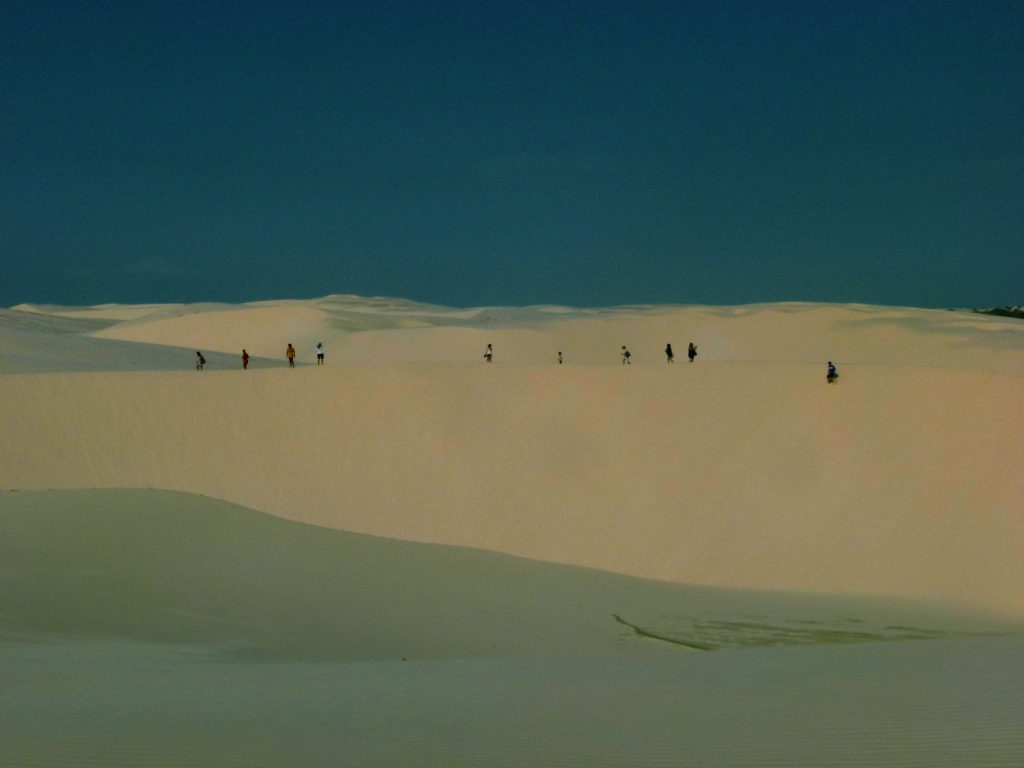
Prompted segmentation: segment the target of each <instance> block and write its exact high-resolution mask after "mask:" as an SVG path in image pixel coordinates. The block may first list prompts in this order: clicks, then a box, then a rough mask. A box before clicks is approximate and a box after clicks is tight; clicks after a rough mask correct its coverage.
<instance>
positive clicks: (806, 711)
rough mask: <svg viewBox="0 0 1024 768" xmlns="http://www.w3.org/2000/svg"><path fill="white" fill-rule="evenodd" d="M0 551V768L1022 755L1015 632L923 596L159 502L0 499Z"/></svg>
mask: <svg viewBox="0 0 1024 768" xmlns="http://www.w3.org/2000/svg"><path fill="white" fill-rule="evenodd" d="M0 556H2V563H3V568H2V569H0V599H2V605H3V610H2V611H0V638H2V640H0V678H2V679H3V681H4V685H3V687H2V688H0V721H2V722H3V723H4V739H3V744H2V746H0V765H11V766H23V765H53V766H61V765H67V766H81V765H110V766H118V765H125V766H127V765H166V766H172V765H238V766H242V765H252V766H277V765H294V766H320V765H360V766H393V765H418V766H451V765H466V766H470V765H508V766H536V765H551V766H559V765H566V766H569V765H573V766H626V765H630V766H634V765H635V766H662V765H664V766H669V765H680V764H692V765H716V766H717V765H720V766H755V765H757V766H761V765H778V766H783V765H786V766H804V765H805V766H832V765H835V766H845V765H893V766H901V765H906V766H911V765H914V766H917V765H936V766H947V765H948V766H954V765H972V766H1009V765H1014V764H1015V763H1014V762H1013V761H1014V760H1016V759H1017V758H1018V757H1019V755H1020V754H1021V753H1022V750H1024V733H1022V732H1021V731H1020V729H1019V728H1018V727H1017V726H1018V725H1019V723H1020V721H1021V718H1022V717H1024V697H1022V695H1021V694H1022V692H1024V672H1022V670H1024V663H1022V662H1024V636H1022V635H1021V634H1020V631H1021V626H1020V625H1019V624H1013V623H1007V622H999V621H993V620H991V619H988V618H983V617H979V616H977V615H971V614H965V613H954V612H950V611H948V610H945V609H942V608H940V607H938V606H935V605H917V604H912V603H908V602H906V601H892V600H881V599H872V598H862V597H851V596H835V595H808V594H786V593H778V592H767V591H741V590H724V589H713V588H702V587H692V586H683V585H676V584H668V583H663V582H651V581H645V580H641V579H635V578H629V577H624V576H619V575H615V574H610V573H604V572H599V571H593V570H587V569H580V568H574V567H568V566H560V565H555V564H550V563H542V562H537V561H529V560H521V559H518V558H511V557H508V556H503V555H497V554H494V553H487V552H481V551H475V550H466V549H462V548H457V547H449V546H441V545H427V544H417V543H411V542H396V541H388V540H382V539H376V538H372V537H367V536H360V535H353V534H347V533H343V532H338V531H330V530H324V529H319V528H314V527H311V526H306V525H302V524H298V523H292V522H288V521H284V520H280V519H275V518H272V517H269V516H267V515H263V514H260V513H257V512H254V511H252V510H248V509H245V508H241V507H238V506H236V505H231V504H227V503H225V502H220V501H216V500H212V499H207V498H203V497H197V496H190V495H184V494H178V493H171V492H166V491H149V490H103V491H66V492H59V491H58V492H7V493H2V494H0ZM616 616H619V619H618V620H617V619H616ZM624 617H628V618H629V619H630V621H631V622H632V623H634V625H635V627H639V628H641V629H643V631H641V632H638V631H637V630H636V629H635V628H634V627H633V626H626V625H625V624H623V623H622V620H621V619H622V618H624ZM701 627H705V628H707V627H714V631H713V632H711V633H708V632H704V633H703V634H702V630H701V629H700V628H701ZM653 630H656V631H653ZM655 636H658V637H661V638H663V639H660V640H656V639H653V638H654V637H655ZM697 647H704V648H708V649H712V650H708V651H701V650H696V648H697Z"/></svg>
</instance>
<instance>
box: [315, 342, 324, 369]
mask: <svg viewBox="0 0 1024 768" xmlns="http://www.w3.org/2000/svg"><path fill="white" fill-rule="evenodd" d="M316 364H317V365H323V364H324V343H323V342H322V341H318V342H317V343H316Z"/></svg>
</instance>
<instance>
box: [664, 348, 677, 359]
mask: <svg viewBox="0 0 1024 768" xmlns="http://www.w3.org/2000/svg"><path fill="white" fill-rule="evenodd" d="M665 357H666V358H668V361H669V362H670V363H674V362H675V361H676V356H675V355H674V354H673V353H672V345H671V344H666V345H665Z"/></svg>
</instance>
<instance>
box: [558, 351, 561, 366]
mask: <svg viewBox="0 0 1024 768" xmlns="http://www.w3.org/2000/svg"><path fill="white" fill-rule="evenodd" d="M558 364H559V365H561V364H562V352H561V350H559V352H558Z"/></svg>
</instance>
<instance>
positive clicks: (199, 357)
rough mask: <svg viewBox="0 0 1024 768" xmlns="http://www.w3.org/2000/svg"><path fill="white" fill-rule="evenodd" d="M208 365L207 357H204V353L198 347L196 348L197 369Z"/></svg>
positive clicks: (199, 369)
mask: <svg viewBox="0 0 1024 768" xmlns="http://www.w3.org/2000/svg"><path fill="white" fill-rule="evenodd" d="M204 365H206V358H205V357H203V353H202V352H200V351H199V350H198V349H197V350H196V370H197V371H201V370H203V366H204Z"/></svg>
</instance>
